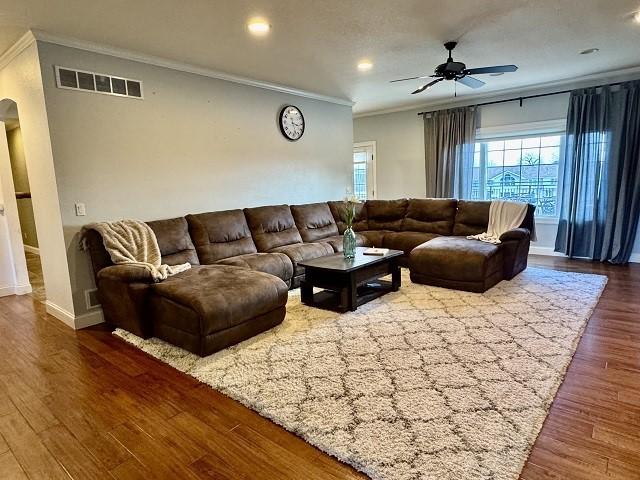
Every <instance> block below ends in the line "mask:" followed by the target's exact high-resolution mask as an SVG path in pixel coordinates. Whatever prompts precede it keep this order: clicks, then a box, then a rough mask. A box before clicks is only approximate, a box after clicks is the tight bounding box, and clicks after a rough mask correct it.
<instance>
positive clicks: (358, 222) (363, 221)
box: [327, 200, 369, 235]
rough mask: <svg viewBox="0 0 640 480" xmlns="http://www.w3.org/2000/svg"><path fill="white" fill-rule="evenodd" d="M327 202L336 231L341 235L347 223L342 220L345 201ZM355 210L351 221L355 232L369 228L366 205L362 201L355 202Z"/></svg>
mask: <svg viewBox="0 0 640 480" xmlns="http://www.w3.org/2000/svg"><path fill="white" fill-rule="evenodd" d="M327 204H328V205H329V209H330V210H331V215H333V218H334V220H335V221H336V225H337V226H338V233H339V234H340V235H342V234H343V233H344V231H345V230H346V229H347V224H346V223H345V222H344V213H345V207H346V202H344V201H340V200H338V201H331V202H327ZM355 210H356V217H355V219H354V221H353V230H354V231H355V232H361V231H362V230H367V229H368V228H369V224H368V223H367V208H366V205H365V204H364V203H356V205H355Z"/></svg>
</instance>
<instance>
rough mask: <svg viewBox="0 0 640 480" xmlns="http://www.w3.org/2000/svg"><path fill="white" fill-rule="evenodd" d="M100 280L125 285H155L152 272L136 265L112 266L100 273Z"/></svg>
mask: <svg viewBox="0 0 640 480" xmlns="http://www.w3.org/2000/svg"><path fill="white" fill-rule="evenodd" d="M98 280H115V281H119V282H124V283H134V282H143V283H154V282H153V277H152V276H151V272H150V271H149V270H147V269H146V268H144V267H140V266H136V265H112V266H110V267H106V268H103V269H102V270H100V271H99V272H98Z"/></svg>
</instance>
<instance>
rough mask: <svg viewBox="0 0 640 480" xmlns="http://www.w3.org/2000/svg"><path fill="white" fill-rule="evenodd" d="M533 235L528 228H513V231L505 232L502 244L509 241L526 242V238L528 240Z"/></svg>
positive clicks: (501, 238) (501, 236)
mask: <svg viewBox="0 0 640 480" xmlns="http://www.w3.org/2000/svg"><path fill="white" fill-rule="evenodd" d="M530 235H531V232H529V229H527V228H513V229H511V230H508V231H506V232H504V233H503V234H502V235H500V241H501V242H507V241H509V240H516V241H519V240H524V239H525V238H528V237H529V236H530Z"/></svg>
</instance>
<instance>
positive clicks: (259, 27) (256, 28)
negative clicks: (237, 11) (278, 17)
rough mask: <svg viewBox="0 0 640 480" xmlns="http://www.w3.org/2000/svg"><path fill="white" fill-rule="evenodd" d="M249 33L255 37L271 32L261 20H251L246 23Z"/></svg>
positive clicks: (269, 27)
mask: <svg viewBox="0 0 640 480" xmlns="http://www.w3.org/2000/svg"><path fill="white" fill-rule="evenodd" d="M247 28H248V29H249V32H251V33H252V34H253V35H256V36H259V37H261V36H264V35H266V34H267V33H269V31H270V30H271V25H270V24H269V22H267V21H266V20H265V19H263V18H252V19H251V20H249V23H247Z"/></svg>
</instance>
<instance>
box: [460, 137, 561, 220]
mask: <svg viewBox="0 0 640 480" xmlns="http://www.w3.org/2000/svg"><path fill="white" fill-rule="evenodd" d="M563 142H564V134H563V133H554V134H545V135H535V136H532V135H527V136H524V135H523V136H522V137H509V138H492V139H484V140H482V141H480V142H478V143H476V147H475V154H474V161H473V184H472V191H471V198H472V199H474V200H514V201H520V202H528V203H532V204H533V205H535V206H536V215H539V216H546V217H556V216H557V215H558V211H557V209H558V167H559V163H560V155H561V154H562V147H563Z"/></svg>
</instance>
